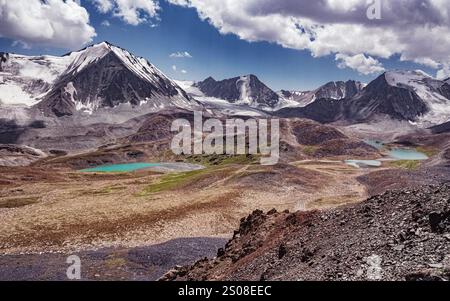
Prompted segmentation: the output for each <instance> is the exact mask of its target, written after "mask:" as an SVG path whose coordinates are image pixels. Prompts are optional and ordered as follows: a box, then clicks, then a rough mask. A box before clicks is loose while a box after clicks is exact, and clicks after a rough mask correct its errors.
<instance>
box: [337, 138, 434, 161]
mask: <svg viewBox="0 0 450 301" xmlns="http://www.w3.org/2000/svg"><path fill="white" fill-rule="evenodd" d="M364 142H365V143H366V144H368V145H370V146H373V147H375V148H376V149H378V150H381V151H383V150H385V153H386V155H387V157H386V158H381V159H378V160H345V163H346V164H348V165H350V166H353V167H356V168H364V167H380V166H381V165H382V161H400V160H401V161H422V160H427V159H428V158H429V157H428V156H427V155H426V154H425V153H422V152H420V151H418V150H416V149H412V148H402V147H393V148H388V147H386V145H385V144H384V143H383V142H381V141H377V140H370V139H366V140H364Z"/></svg>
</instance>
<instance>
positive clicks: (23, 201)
mask: <svg viewBox="0 0 450 301" xmlns="http://www.w3.org/2000/svg"><path fill="white" fill-rule="evenodd" d="M38 201H39V198H38V197H29V198H14V199H6V200H0V208H18V207H24V206H27V205H32V204H36V203H37V202H38Z"/></svg>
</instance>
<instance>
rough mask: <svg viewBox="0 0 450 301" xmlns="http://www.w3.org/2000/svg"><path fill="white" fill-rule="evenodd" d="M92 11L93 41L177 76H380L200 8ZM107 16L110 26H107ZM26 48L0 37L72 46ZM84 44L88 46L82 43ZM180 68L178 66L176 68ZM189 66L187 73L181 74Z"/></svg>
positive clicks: (307, 83) (300, 83)
mask: <svg viewBox="0 0 450 301" xmlns="http://www.w3.org/2000/svg"><path fill="white" fill-rule="evenodd" d="M82 4H83V6H84V7H85V8H86V10H87V11H88V12H89V16H90V25H92V26H93V27H94V28H95V31H96V33H97V36H96V37H95V38H94V40H93V43H97V42H101V41H104V40H107V41H109V42H111V43H113V44H115V45H118V46H121V47H123V48H126V49H127V50H129V51H131V52H133V53H134V54H137V55H139V56H143V57H145V58H147V59H148V60H149V61H150V62H151V63H153V64H154V65H156V66H157V67H158V68H159V69H161V70H162V71H163V72H164V73H165V74H166V75H168V76H169V77H171V78H174V79H182V80H195V81H198V80H203V79H205V78H206V77H208V76H213V77H214V78H216V79H223V78H230V77H235V76H238V75H244V74H250V73H252V74H255V75H257V76H258V77H259V78H260V79H261V80H262V81H263V82H265V83H266V84H267V85H268V86H269V87H271V88H272V89H274V90H280V89H291V90H308V89H314V88H316V87H318V86H320V85H322V84H324V83H326V82H328V81H333V80H348V79H355V80H360V81H362V82H369V81H371V80H372V79H374V78H375V77H376V76H377V74H370V75H362V74H360V73H359V72H357V71H355V70H353V69H349V68H345V69H341V68H339V67H338V66H337V64H336V60H335V56H334V55H333V54H330V55H325V56H321V57H318V58H314V57H313V56H312V55H311V53H310V51H309V50H296V49H288V48H284V47H282V46H280V45H278V44H276V43H273V42H272V43H270V42H248V41H246V40H243V39H240V38H239V37H238V36H237V35H235V34H233V33H229V34H221V33H219V31H218V29H217V28H216V27H214V26H213V25H211V24H210V23H209V22H207V21H204V20H201V19H200V18H199V15H198V13H197V10H196V9H195V8H190V7H186V6H176V5H172V4H169V3H167V2H166V1H161V2H160V4H159V5H160V7H161V9H160V11H159V16H158V21H153V23H154V24H155V25H156V26H154V27H153V26H151V24H149V23H148V22H147V23H146V22H144V23H142V24H139V25H137V26H133V25H129V24H127V23H126V22H124V21H123V20H122V19H120V18H115V17H111V16H110V15H108V14H101V13H99V12H98V10H97V9H96V8H95V7H94V6H93V4H92V3H91V2H89V1H84V2H82ZM105 20H107V21H108V22H109V23H110V26H104V25H102V22H104V21H105ZM30 47H31V48H30V49H25V48H24V47H23V46H21V45H20V44H15V43H14V39H8V38H0V51H6V52H14V53H21V54H28V55H37V54H54V55H61V54H64V53H66V52H68V50H67V49H60V48H49V47H40V46H36V45H31V46H30ZM79 48H83V45H80V47H79ZM181 51H187V52H189V53H190V54H191V55H192V58H171V57H170V54H171V53H175V52H181ZM379 61H380V62H381V63H382V64H383V66H384V68H385V69H387V70H389V69H422V70H424V71H425V72H428V73H430V74H435V72H436V71H435V70H433V69H431V68H427V67H425V66H423V65H418V64H416V63H412V62H401V61H400V60H399V55H393V56H391V57H390V58H389V59H383V58H379ZM174 65H175V66H177V70H176V71H175V70H173V68H172V66H174ZM181 70H186V71H187V73H186V74H183V73H181Z"/></svg>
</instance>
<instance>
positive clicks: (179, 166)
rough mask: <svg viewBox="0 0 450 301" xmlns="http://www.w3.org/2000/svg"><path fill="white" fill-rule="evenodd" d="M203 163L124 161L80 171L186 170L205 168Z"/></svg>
mask: <svg viewBox="0 0 450 301" xmlns="http://www.w3.org/2000/svg"><path fill="white" fill-rule="evenodd" d="M203 168H204V167H203V166H202V165H197V164H190V163H146V162H136V163H122V164H111V165H100V166H96V167H93V168H86V169H82V170H80V172H93V173H95V172H97V173H126V172H133V171H138V170H144V169H148V170H152V171H157V172H185V171H192V170H199V169H203Z"/></svg>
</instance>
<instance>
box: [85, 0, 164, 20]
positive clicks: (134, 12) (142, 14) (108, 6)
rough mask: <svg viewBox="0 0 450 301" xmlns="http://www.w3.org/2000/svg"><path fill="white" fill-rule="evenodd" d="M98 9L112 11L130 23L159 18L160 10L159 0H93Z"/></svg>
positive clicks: (103, 11)
mask: <svg viewBox="0 0 450 301" xmlns="http://www.w3.org/2000/svg"><path fill="white" fill-rule="evenodd" d="M91 1H92V2H93V3H94V4H95V6H96V7H97V9H98V11H99V12H101V13H103V14H106V13H112V15H113V16H114V17H118V18H121V19H122V20H123V21H124V22H125V23H127V24H130V25H139V24H141V23H146V22H150V21H151V20H153V19H158V11H159V10H160V7H159V4H158V1H157V0H91Z"/></svg>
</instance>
